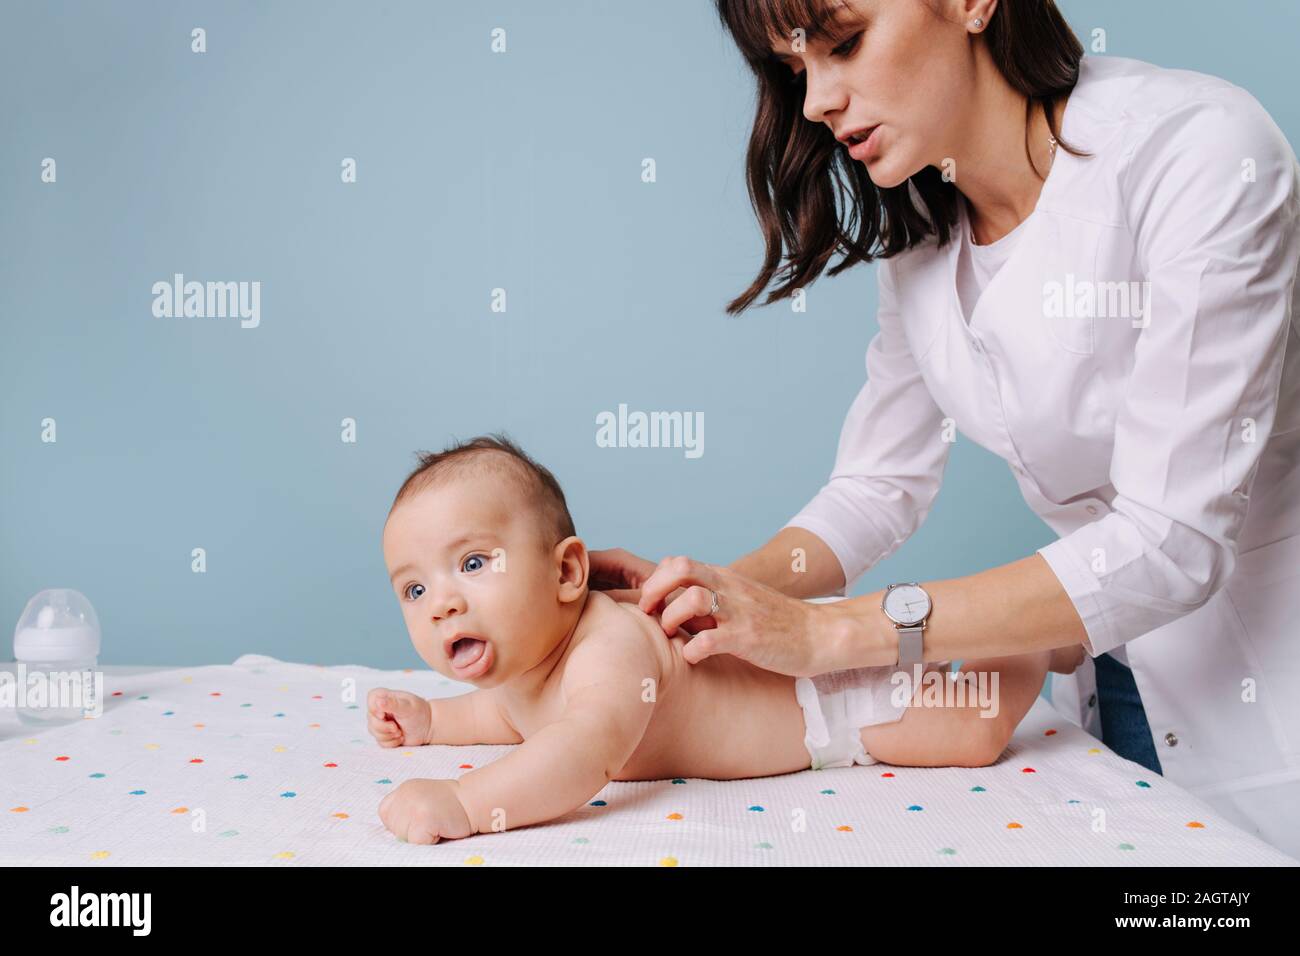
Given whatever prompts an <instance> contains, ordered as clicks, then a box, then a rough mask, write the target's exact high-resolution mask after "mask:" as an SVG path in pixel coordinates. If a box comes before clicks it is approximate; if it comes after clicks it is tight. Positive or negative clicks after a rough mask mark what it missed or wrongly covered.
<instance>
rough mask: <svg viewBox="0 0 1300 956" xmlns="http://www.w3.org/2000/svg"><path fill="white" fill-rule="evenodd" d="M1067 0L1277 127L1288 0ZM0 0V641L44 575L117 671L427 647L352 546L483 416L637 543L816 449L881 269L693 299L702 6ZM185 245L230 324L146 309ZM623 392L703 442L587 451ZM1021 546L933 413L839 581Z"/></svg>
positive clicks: (775, 487) (363, 548)
mask: <svg viewBox="0 0 1300 956" xmlns="http://www.w3.org/2000/svg"><path fill="white" fill-rule="evenodd" d="M1062 8H1063V10H1064V11H1065V13H1066V15H1067V17H1068V18H1069V19H1070V21H1071V23H1072V25H1073V26H1074V28H1075V29H1076V31H1077V32H1078V33H1079V35H1080V37H1081V38H1082V39H1084V40H1085V43H1086V42H1087V40H1088V38H1089V35H1090V33H1091V31H1092V29H1093V28H1094V27H1103V28H1105V30H1106V31H1107V42H1108V50H1107V52H1108V53H1109V54H1111V55H1117V56H1133V57H1137V58H1139V59H1144V60H1149V61H1152V62H1155V63H1158V64H1161V65H1165V66H1178V67H1185V68H1190V69H1195V70H1202V71H1205V72H1209V73H1214V74H1218V75H1220V76H1223V77H1226V78H1228V79H1230V80H1232V81H1233V82H1235V83H1237V84H1239V85H1241V86H1244V87H1245V88H1246V89H1248V90H1250V91H1251V92H1252V93H1253V94H1254V95H1255V96H1256V97H1258V98H1259V99H1260V101H1261V102H1262V103H1263V104H1264V106H1265V108H1266V109H1268V110H1269V112H1270V113H1271V114H1272V115H1273V117H1274V118H1275V120H1276V121H1277V122H1278V124H1279V125H1280V126H1281V128H1282V129H1283V131H1284V132H1286V133H1287V135H1288V137H1289V138H1290V139H1291V141H1292V142H1293V143H1296V142H1300V97H1298V96H1297V89H1300V84H1298V83H1297V68H1296V61H1297V50H1296V45H1295V44H1296V38H1297V36H1300V4H1296V3H1294V2H1291V0H1271V2H1270V0H1251V2H1246V3H1241V4H1232V5H1228V6H1225V5H1224V4H1222V3H1221V2H1209V0H1163V2H1156V0H1148V2H1143V3H1133V2H1132V0H1105V2H1095V0H1086V2H1085V0H1070V2H1065V3H1063V4H1062ZM0 9H3V14H2V17H3V21H2V22H0V116H2V117H3V121H4V130H3V135H0V213H2V215H3V225H0V322H2V323H3V324H2V326H0V328H2V329H3V340H2V343H0V382H2V383H3V384H2V386H0V389H2V391H0V396H2V401H0V448H2V449H3V457H4V466H3V467H2V468H0V549H2V550H0V621H5V622H8V623H7V624H5V625H4V626H5V627H6V628H9V627H12V625H13V623H14V622H16V620H17V618H18V615H19V612H20V611H21V609H22V607H23V605H24V603H25V602H26V600H27V598H28V597H30V596H31V595H32V594H34V593H35V592H36V591H38V590H40V589H42V588H46V587H55V586H61V587H75V588H77V589H79V590H81V591H83V592H84V593H85V594H86V595H87V596H89V598H90V599H91V601H92V602H93V603H94V604H95V606H96V608H97V609H98V611H99V614H100V618H101V621H102V624H103V628H104V635H105V637H104V650H103V654H102V657H101V660H102V661H104V662H107V663H128V662H135V663H152V664H198V663H218V662H229V661H231V660H233V659H234V658H235V657H237V656H238V655H240V654H242V653H245V652H260V653H265V654H270V655H273V656H276V657H281V658H286V659H291V660H301V661H308V662H318V663H325V664H328V663H339V662H345V661H346V662H358V663H364V664H370V665H374V666H383V667H399V666H416V665H418V663H419V661H418V658H417V657H416V656H415V653H414V651H413V650H412V648H411V647H410V644H409V641H408V639H407V637H406V632H405V628H404V626H403V624H402V620H401V616H400V613H399V611H398V607H397V602H396V600H395V598H394V597H393V594H392V592H391V591H390V589H389V587H388V583H387V575H386V573H385V569H384V564H383V560H382V556H381V553H380V548H379V534H380V528H381V524H382V521H383V518H384V516H385V514H386V510H387V507H388V505H389V502H390V501H391V498H392V495H393V493H394V492H395V490H396V488H397V485H398V483H399V482H400V481H401V479H402V478H403V477H404V475H405V474H406V472H407V471H408V470H409V468H410V467H411V465H412V464H413V461H414V459H413V456H412V453H413V452H414V451H415V450H416V449H419V448H428V449H437V448H441V447H442V446H443V445H444V444H446V443H447V442H448V441H449V440H450V439H452V438H453V437H460V438H465V437H470V436H472V435H475V434H478V433H481V432H486V431H493V430H498V429H504V430H506V431H507V432H508V433H509V434H510V435H512V436H513V437H514V438H515V439H516V440H518V441H519V442H520V443H521V444H522V445H523V446H524V448H525V449H527V450H528V451H529V452H530V453H532V454H533V455H535V456H536V457H538V458H539V459H540V460H541V461H543V462H544V463H546V464H547V465H548V466H549V467H550V468H551V469H552V470H553V471H554V472H555V473H556V475H557V476H558V477H559V479H560V481H561V482H562V483H563V485H564V488H565V491H566V493H567V495H568V498H569V501H570V505H571V508H572V511H573V514H574V518H575V520H576V522H577V525H578V529H579V533H580V534H582V535H583V536H584V538H585V539H586V540H587V542H588V545H589V546H590V547H593V548H602V547H613V546H622V547H626V548H628V549H630V550H632V551H634V552H637V553H639V554H641V555H643V556H645V557H648V558H651V559H655V560H657V559H658V558H660V557H663V556H664V555H667V554H673V553H679V552H680V553H687V554H691V555H693V556H694V557H697V558H699V559H702V560H706V561H712V562H717V563H725V562H729V561H731V560H733V559H735V558H736V557H738V556H739V555H740V554H742V553H744V552H746V551H749V550H751V549H753V548H754V547H756V546H758V545H759V544H761V543H762V542H763V541H765V540H766V539H767V538H768V537H769V536H770V535H771V534H773V533H774V532H775V531H776V530H777V529H778V528H779V527H780V525H781V524H783V523H784V522H785V521H786V520H787V519H788V518H789V517H790V516H791V515H793V514H794V513H795V512H796V511H797V510H798V509H799V508H800V507H802V506H803V504H804V503H805V502H806V501H808V500H809V499H810V498H811V497H812V496H813V494H814V493H815V492H816V491H817V489H818V488H819V487H820V486H821V485H822V483H823V482H824V481H825V480H826V478H827V476H828V475H829V472H830V468H831V465H832V462H833V459H834V452H835V444H836V439H837V437H838V435H839V429H840V425H841V422H842V420H843V416H844V413H845V412H846V410H847V409H848V406H849V403H850V401H851V400H852V399H853V397H854V395H855V394H856V393H857V391H858V389H859V388H860V386H861V384H862V382H863V378H864V374H865V373H864V367H863V356H864V352H865V349H866V346H867V342H868V340H869V339H870V337H871V336H872V335H873V334H874V333H875V332H876V328H877V327H876V323H875V319H874V314H875V276H874V274H873V272H874V267H867V266H863V267H860V268H857V269H854V270H851V271H850V272H848V273H846V274H844V275H841V276H840V277H838V278H837V279H835V280H828V279H826V278H824V277H823V278H822V279H821V280H820V281H818V282H817V283H816V284H815V285H814V286H812V287H811V288H810V290H809V293H808V301H809V308H808V311H807V313H806V314H794V313H792V312H791V310H790V308H789V303H788V302H787V303H782V304H779V305H777V306H774V307H769V308H763V309H757V310H753V311H751V312H749V313H746V314H745V315H743V316H742V317H740V318H738V319H734V318H729V317H726V316H725V315H724V313H723V307H724V305H725V303H726V302H727V301H729V300H730V298H731V297H732V296H734V295H736V294H737V293H738V292H740V290H741V289H743V288H744V287H745V286H746V285H747V284H748V282H749V281H750V279H751V278H752V277H753V276H754V274H755V271H756V269H757V266H758V263H759V256H760V252H761V246H760V239H759V235H758V232H757V228H756V224H755V221H754V218H753V215H752V213H751V211H750V208H749V203H748V198H747V196H746V193H745V182H744V178H743V169H742V158H743V153H744V147H745V143H746V141H747V137H748V130H749V122H750V119H751V116H752V103H753V89H752V83H751V80H750V78H749V76H748V75H747V72H746V71H745V69H744V67H743V64H742V62H741V61H740V58H739V56H738V54H737V53H736V52H735V50H734V48H733V47H732V46H731V43H730V41H729V40H728V39H727V38H726V37H725V36H724V34H723V33H722V32H721V29H720V27H719V25H718V23H717V20H716V17H715V14H714V10H713V5H712V3H711V2H706V0H671V2H670V0H661V2H655V3H633V2H604V0H601V2H597V0H585V2H582V0H556V2H549V3H543V2H535V0H529V2H523V0H519V2H509V3H507V2H500V3H451V2H447V3H436V4H435V3H410V2H408V3H391V2H390V3H383V4H373V5H372V4H359V3H322V2H305V0H303V2H285V0H275V2H269V3H268V2H263V0H259V2H239V3H223V4H217V3H211V4H199V3H174V2H148V3H139V2H133V3H115V4H114V3H91V2H79V3H60V2H30V3H15V2H6V3H5V4H4V5H3V8H0ZM195 26H202V27H205V28H206V30H207V42H208V52H207V53H205V54H202V55H198V54H194V53H191V52H190V30H191V29H192V28H193V27H195ZM498 26H500V27H504V28H505V29H506V30H507V35H508V44H509V46H508V50H509V52H508V53H506V54H504V55H494V54H492V53H491V52H490V51H489V33H490V31H491V29H492V28H494V27H498ZM47 156H49V157H54V158H55V159H56V161H57V163H58V182H57V184H53V185H48V184H43V183H41V181H40V178H39V174H40V163H41V160H42V159H43V158H44V157H47ZM647 156H649V157H654V159H655V160H656V162H657V167H658V169H657V172H658V182H657V183H654V184H651V185H648V184H645V183H642V182H641V180H640V172H641V165H640V164H641V160H642V158H643V157H647ZM344 157H355V158H356V159H357V162H358V178H359V181H358V182H357V183H356V184H354V185H344V184H342V183H341V182H340V176H339V173H340V162H341V160H342V159H343V158H344ZM175 272H182V273H184V274H185V275H186V277H187V278H190V279H198V280H200V281H206V280H232V281H239V280H249V281H251V280H260V281H261V283H262V319H261V326H260V327H259V328H257V329H241V328H240V327H239V324H238V320H234V319H214V320H205V319H158V318H154V317H153V315H152V313H151V306H152V302H153V296H152V293H151V291H150V289H151V286H152V284H153V283H154V282H155V281H159V280H169V279H170V277H171V276H172V274H173V273H175ZM498 286H500V287H504V288H506V289H507V290H508V296H509V298H508V303H509V311H508V312H507V313H506V314H504V315H503V314H496V313H493V312H491V311H490V309H489V301H490V299H489V297H490V291H491V290H492V289H493V288H495V287H498ZM620 402H624V403H627V404H628V406H629V407H630V408H631V409H642V410H683V411H702V412H704V416H705V433H704V439H705V445H704V448H705V453H704V456H703V457H702V458H699V459H696V460H691V459H687V458H686V457H685V456H684V454H683V453H682V450H680V449H676V450H674V449H607V448H598V447H597V446H596V444H595V438H594V436H595V416H596V415H597V413H598V412H600V411H602V410H611V411H612V410H616V409H617V407H618V405H619V403H620ZM46 417H52V418H54V419H56V420H57V422H58V442H57V444H45V443H42V442H41V441H40V428H41V425H40V423H41V420H42V419H43V418H46ZM345 417H351V418H355V419H356V420H357V422H358V438H359V440H358V442H357V443H356V444H355V445H353V444H345V443H343V442H341V441H340V421H341V420H342V419H343V418H345ZM1051 539H1052V532H1051V531H1050V530H1049V529H1048V528H1047V526H1046V525H1044V524H1043V523H1042V522H1041V521H1039V520H1038V519H1037V518H1036V517H1035V516H1034V515H1033V513H1032V512H1031V511H1030V510H1029V509H1028V507H1027V506H1026V505H1025V504H1024V503H1023V501H1022V500H1021V499H1020V496H1019V493H1018V491H1017V489H1016V486H1015V482H1014V481H1013V479H1012V476H1011V474H1010V472H1009V470H1008V469H1007V467H1006V465H1005V463H1003V462H1002V461H1001V460H1000V459H998V458H996V457H994V456H993V455H991V454H989V453H988V452H985V451H984V450H983V449H981V448H979V447H977V446H976V445H975V444H974V443H973V442H971V441H970V440H969V439H967V438H964V437H962V438H960V439H959V440H958V443H957V445H956V447H955V448H954V450H953V453H952V457H951V461H950V463H949V468H948V472H947V478H946V483H945V485H944V488H943V491H942V493H941V495H940V496H939V499H938V501H937V503H936V506H935V508H934V510H933V512H932V513H931V515H930V517H929V519H928V521H927V522H926V524H925V525H923V527H922V528H921V530H920V531H919V532H918V533H917V534H916V535H915V536H914V537H913V538H912V539H911V540H910V541H908V542H907V543H906V544H905V545H904V546H903V547H902V548H901V549H900V550H899V551H898V552H897V553H896V555H895V556H893V557H892V558H890V559H888V560H886V561H885V562H883V563H881V564H879V565H877V567H876V568H874V569H873V570H872V571H871V572H870V573H868V574H867V575H866V576H864V577H863V578H862V579H860V580H859V581H858V582H857V585H856V587H855V588H854V589H853V593H856V594H861V593H866V592H869V591H874V590H876V589H879V588H881V587H883V586H884V585H885V584H887V583H889V582H890V581H894V580H934V579H941V578H950V577H957V576H961V575H965V574H970V573H973V572H976V571H979V570H982V569H985V568H988V567H992V566H995V565H998V564H1003V563H1006V562H1008V561H1012V560H1015V559H1017V558H1020V557H1023V556H1024V555H1026V554H1029V553H1030V552H1032V551H1033V550H1034V549H1035V548H1037V547H1039V546H1041V545H1043V544H1045V543H1047V542H1048V541H1050V540H1051ZM195 547H202V548H205V549H206V551H207V561H208V565H207V568H208V569H207V573H206V574H194V573H192V572H191V570H190V560H191V559H190V552H191V549H193V548H195ZM7 633H8V632H7V631H6V635H7ZM9 650H10V648H9V647H8V646H7V636H6V637H5V640H4V645H3V646H0V657H6V658H7V657H8V656H9V655H8V651H9Z"/></svg>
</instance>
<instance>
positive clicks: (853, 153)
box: [849, 126, 880, 163]
mask: <svg viewBox="0 0 1300 956" xmlns="http://www.w3.org/2000/svg"><path fill="white" fill-rule="evenodd" d="M879 134H880V127H879V126H873V127H871V135H870V136H868V137H867V138H866V139H864V140H863V141H862V142H860V143H854V144H853V145H852V146H850V147H849V156H850V157H852V158H853V160H854V161H856V162H859V163H860V162H862V161H863V160H866V159H868V158H869V157H870V156H872V155H874V154H875V152H876V148H877V142H876V141H877V139H878V138H879Z"/></svg>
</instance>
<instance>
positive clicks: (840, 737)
mask: <svg viewBox="0 0 1300 956" xmlns="http://www.w3.org/2000/svg"><path fill="white" fill-rule="evenodd" d="M949 664H950V662H949V661H942V662H937V663H935V662H932V663H927V664H926V665H925V668H924V671H923V673H924V672H928V671H931V670H945V671H946V670H948V667H949ZM897 670H898V668H897V667H896V666H893V665H890V666H886V667H858V668H855V669H853V670H846V671H832V672H831V673H829V674H818V675H817V676H816V677H798V678H796V679H795V682H794V694H795V699H796V700H798V701H799V706H800V707H802V708H803V718H804V729H805V733H804V738H803V742H804V746H805V747H807V748H808V754H809V756H811V757H812V769H813V770H823V769H825V768H827V767H852V766H853V765H854V764H862V765H864V766H865V765H867V764H873V763H876V762H877V761H876V758H875V757H873V756H871V754H869V753H867V749H866V748H865V747H864V746H862V737H861V735H860V734H859V733H858V731H860V730H861V729H862V728H863V727H871V726H873V725H875V724H892V723H895V722H896V721H898V720H901V719H902V717H903V713H904V711H906V710H907V707H908V704H909V703H911V697H910V695H909V694H908V691H909V690H911V691H915V689H916V688H915V687H914V686H911V685H912V684H913V683H914V682H913V681H912V679H911V678H912V676H913V674H912V672H911V671H908V672H907V673H908V680H907V682H906V683H904V682H902V681H897V682H896V681H892V680H891V678H892V677H893V675H894V672H895V671H897ZM904 697H906V698H907V699H906V700H903V698H904Z"/></svg>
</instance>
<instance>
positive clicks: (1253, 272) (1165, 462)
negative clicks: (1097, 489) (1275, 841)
mask: <svg viewBox="0 0 1300 956" xmlns="http://www.w3.org/2000/svg"><path fill="white" fill-rule="evenodd" d="M1189 100H1190V101H1189V102H1187V103H1185V104H1184V105H1182V106H1180V107H1179V108H1178V109H1176V110H1173V111H1170V112H1169V113H1167V114H1165V115H1162V116H1160V117H1159V118H1157V119H1154V120H1152V121H1151V122H1150V123H1149V124H1147V125H1146V126H1145V127H1144V128H1143V129H1142V130H1141V131H1140V134H1139V135H1136V136H1135V137H1134V138H1133V142H1132V143H1131V144H1130V145H1129V147H1128V156H1127V157H1126V159H1125V160H1124V162H1123V165H1122V166H1121V176H1120V188H1121V189H1122V190H1123V193H1124V195H1123V199H1124V206H1125V208H1126V210H1127V212H1128V216H1129V227H1130V229H1131V231H1132V234H1133V236H1134V240H1135V243H1136V249H1137V255H1138V261H1139V265H1140V267H1141V269H1142V272H1143V274H1145V275H1146V276H1147V278H1148V280H1149V283H1150V284H1149V286H1148V287H1147V294H1146V302H1147V308H1148V313H1147V315H1146V316H1145V320H1146V323H1147V324H1146V327H1145V328H1143V329H1142V330H1141V332H1140V334H1139V335H1138V337H1137V344H1136V346H1135V351H1134V364H1133V368H1132V373H1131V376H1130V378H1129V379H1128V384H1127V392H1126V394H1125V395H1124V397H1123V400H1122V402H1120V404H1119V410H1118V416H1117V419H1116V422H1115V435H1114V450H1113V456H1112V460H1111V465H1110V481H1111V485H1112V486H1113V487H1114V489H1115V491H1116V496H1115V499H1114V501H1113V502H1112V503H1111V506H1112V508H1113V511H1111V512H1109V513H1107V514H1106V515H1105V516H1104V517H1102V518H1100V519H1098V520H1097V521H1094V522H1091V523H1089V524H1086V525H1084V526H1082V527H1080V528H1078V529H1076V530H1075V531H1073V532H1071V533H1069V534H1067V535H1064V536H1063V537H1061V538H1060V539H1058V540H1057V541H1054V542H1052V543H1051V544H1049V545H1046V546H1045V547H1042V548H1039V549H1038V553H1039V554H1041V555H1042V556H1043V557H1044V558H1045V559H1046V560H1047V562H1048V563H1049V564H1050V565H1051V567H1052V569H1053V570H1054V571H1055V572H1056V575H1057V577H1058V578H1059V579H1060V581H1061V584H1062V586H1063V587H1064V589H1065V591H1066V592H1067V594H1068V595H1069V597H1070V599H1071V600H1072V601H1073V603H1074V606H1075V609H1076V610H1077V611H1078V612H1079V616H1080V617H1081V618H1082V620H1083V624H1084V627H1085V628H1086V630H1087V633H1088V640H1087V644H1088V651H1089V653H1090V654H1092V655H1093V656H1096V655H1098V654H1102V653H1105V652H1106V651H1109V650H1112V649H1113V648H1115V647H1118V646H1119V645H1121V644H1123V643H1125V642H1127V641H1129V640H1132V639H1133V638H1135V637H1139V636H1140V635H1142V634H1145V633H1147V632H1149V631H1152V630H1154V629H1155V628H1158V627H1161V626H1162V625H1165V624H1167V623H1169V622H1170V621H1173V620H1175V619H1177V618H1179V617H1181V616H1182V615H1184V614H1187V613H1189V612H1191V611H1194V610H1195V609H1197V608H1199V607H1201V606H1202V605H1203V604H1205V602H1206V601H1208V600H1209V599H1210V597H1211V596H1213V595H1214V594H1215V592H1217V591H1218V590H1219V589H1220V588H1221V587H1222V586H1223V585H1224V583H1225V582H1226V581H1227V579H1228V578H1229V577H1230V576H1231V574H1232V571H1233V569H1234V567H1235V565H1236V560H1237V540H1238V537H1239V535H1240V532H1241V528H1242V525H1243V522H1244V520H1245V517H1246V510H1247V505H1248V503H1249V496H1250V491H1251V486H1252V482H1253V479H1254V477H1255V474H1256V472H1257V470H1258V465H1259V461H1260V457H1261V453H1262V451H1263V448H1264V445H1265V444H1266V442H1267V441H1268V438H1269V436H1270V434H1271V433H1272V430H1273V423H1274V419H1275V415H1276V412H1277V400H1278V392H1279V387H1280V384H1281V377H1282V368H1283V357H1284V353H1285V349H1286V343H1287V335H1288V330H1289V326H1290V323H1291V322H1292V307H1293V306H1292V298H1293V295H1294V293H1295V281H1296V270H1297V260H1298V258H1300V244H1298V237H1300V232H1298V230H1300V189H1298V187H1297V182H1298V180H1297V176H1298V169H1297V165H1296V159H1295V154H1294V153H1293V152H1292V150H1291V148H1290V146H1289V145H1288V144H1287V142H1286V139H1285V138H1284V137H1283V135H1282V133H1281V132H1280V131H1279V130H1278V129H1277V127H1276V125H1275V124H1274V123H1273V121H1272V120H1271V119H1270V118H1269V116H1268V114H1267V113H1266V112H1265V111H1264V110H1263V108H1262V107H1261V106H1260V105H1259V104H1258V103H1257V102H1256V101H1255V100H1254V98H1253V97H1251V96H1250V95H1249V94H1247V93H1246V92H1245V91H1243V90H1239V89H1237V88H1235V87H1232V88H1227V89H1223V88H1220V89H1216V90H1213V91H1210V92H1209V93H1208V94H1207V95H1205V96H1204V97H1202V98H1200V99H1196V98H1195V97H1189ZM1103 278H1105V277H1103ZM1115 278H1121V277H1115ZM1097 321H1099V322H1100V321H1115V322H1119V321H1132V319H1131V318H1113V319H1098V320H1097Z"/></svg>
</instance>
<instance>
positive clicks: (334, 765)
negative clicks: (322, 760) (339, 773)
mask: <svg viewBox="0 0 1300 956" xmlns="http://www.w3.org/2000/svg"><path fill="white" fill-rule="evenodd" d="M325 766H327V767H337V766H338V764H336V763H327V764H326V765H325Z"/></svg>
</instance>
